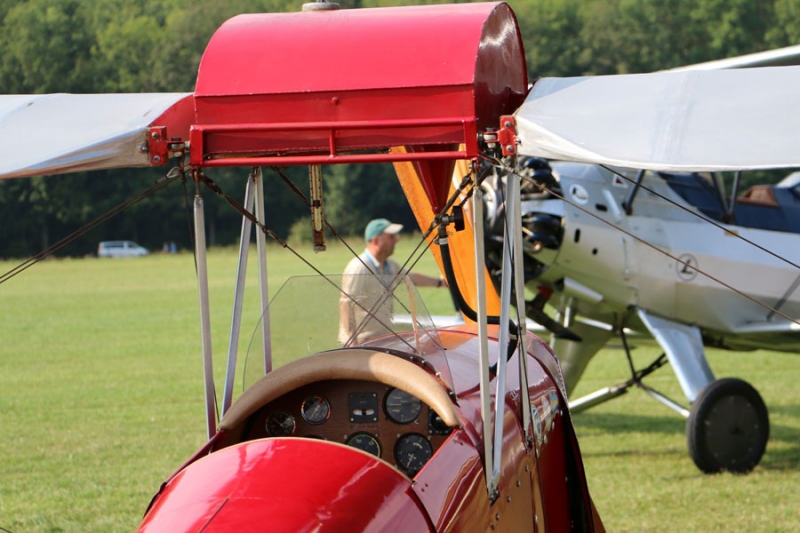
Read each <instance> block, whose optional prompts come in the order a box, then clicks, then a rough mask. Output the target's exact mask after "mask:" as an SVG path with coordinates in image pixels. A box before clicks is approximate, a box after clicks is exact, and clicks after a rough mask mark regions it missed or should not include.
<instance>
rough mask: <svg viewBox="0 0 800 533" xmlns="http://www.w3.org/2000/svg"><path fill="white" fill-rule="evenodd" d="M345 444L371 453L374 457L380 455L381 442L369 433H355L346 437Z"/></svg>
mask: <svg viewBox="0 0 800 533" xmlns="http://www.w3.org/2000/svg"><path fill="white" fill-rule="evenodd" d="M347 445H348V446H352V447H353V448H358V449H359V450H361V451H364V452H367V453H371V454H372V455H374V456H375V457H380V456H381V444H380V443H379V442H378V439H376V438H375V437H373V436H372V435H370V434H369V433H356V434H355V435H353V436H352V437H350V438H349V439H347Z"/></svg>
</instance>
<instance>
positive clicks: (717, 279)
mask: <svg viewBox="0 0 800 533" xmlns="http://www.w3.org/2000/svg"><path fill="white" fill-rule="evenodd" d="M482 157H483V158H485V159H486V160H487V161H489V162H490V163H491V164H492V166H494V167H496V168H501V169H503V170H504V171H506V172H509V173H511V174H514V175H516V176H519V177H521V178H522V179H523V180H526V181H528V182H529V183H531V184H532V185H534V186H536V187H537V188H539V189H540V190H542V191H545V192H547V193H549V194H552V195H553V196H555V197H556V198H558V199H560V200H562V201H564V202H565V203H567V204H569V205H570V206H572V207H574V208H576V209H578V210H580V211H582V212H583V213H585V214H587V215H589V216H591V217H593V218H595V219H596V220H599V221H600V222H602V223H604V224H606V225H608V226H610V227H612V228H614V229H616V230H617V231H620V232H621V233H623V234H625V235H627V236H628V237H630V238H632V239H634V240H636V241H637V242H640V243H642V244H644V245H645V246H648V247H649V248H652V249H653V250H655V251H657V252H659V253H660V254H662V255H664V256H666V257H669V258H670V259H672V260H673V261H677V262H678V263H680V264H682V265H684V266H685V267H686V268H691V269H692V270H695V271H697V272H698V273H700V274H702V275H703V276H705V277H706V278H708V279H710V280H711V281H714V282H715V283H718V284H720V285H722V286H723V287H725V288H726V289H729V290H731V291H733V292H734V293H736V294H738V295H739V296H742V297H744V298H746V299H747V300H750V301H751V302H753V303H755V304H756V305H758V306H760V307H763V308H764V309H766V310H768V311H770V312H772V313H774V314H776V315H778V316H780V317H781V318H785V319H786V320H788V321H789V322H792V323H794V324H797V325H800V320H798V319H795V318H792V317H790V316H788V315H786V314H785V313H783V312H781V311H779V310H778V309H774V308H773V307H771V306H770V305H768V304H766V303H764V302H762V301H760V300H758V299H757V298H754V297H752V296H750V295H749V294H746V293H744V292H742V291H740V290H739V289H737V288H735V287H733V286H732V285H730V284H728V283H726V282H724V281H722V280H721V279H719V278H716V277H714V276H712V275H711V274H709V273H707V272H705V271H703V270H701V269H699V268H697V267H696V266H694V265H691V266H690V265H689V264H688V263H687V262H686V261H683V260H682V259H679V258H677V257H675V256H674V255H672V254H670V253H669V252H667V251H666V250H663V249H662V248H659V247H658V246H656V245H654V244H651V243H649V242H647V241H645V240H644V239H642V238H640V237H638V236H636V235H634V234H633V233H631V232H629V231H627V230H625V229H623V228H621V227H619V226H617V225H616V224H614V223H613V222H610V221H608V220H606V219H604V218H602V217H600V216H599V215H597V214H595V213H592V212H591V211H589V210H588V209H586V208H584V207H581V206H580V205H578V204H576V203H574V202H571V201H570V200H567V199H566V198H565V197H564V196H563V195H561V194H559V193H556V192H554V191H552V190H550V189H548V188H547V187H545V186H543V185H541V184H540V183H537V182H536V181H534V180H532V179H531V178H528V177H526V176H522V175H521V174H518V173H517V172H516V170H513V169H510V168H508V167H505V166H503V165H502V163H501V162H499V161H497V160H495V159H492V158H489V157H486V156H482ZM701 218H702V217H701ZM723 229H724V228H723ZM787 262H788V261H787ZM790 264H791V263H790Z"/></svg>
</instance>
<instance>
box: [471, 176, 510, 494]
mask: <svg viewBox="0 0 800 533" xmlns="http://www.w3.org/2000/svg"><path fill="white" fill-rule="evenodd" d="M510 178H511V177H510V176H508V179H507V181H509V180H510ZM508 189H509V187H508V186H506V193H508V192H509V191H508ZM511 202H513V199H509V200H507V201H506V214H505V217H506V221H505V224H503V270H502V275H501V278H500V334H499V339H498V343H497V346H498V350H497V376H496V377H495V395H494V402H495V403H494V471H493V472H492V484H491V488H492V489H496V488H497V486H498V484H499V482H500V466H501V465H502V462H503V420H504V416H503V414H504V412H505V407H506V369H507V367H508V358H507V357H506V355H507V353H508V344H509V335H508V319H509V315H510V309H509V308H510V307H511V281H512V277H511V239H512V235H511V231H512V228H511V227H510V225H509V218H510V215H511V213H509V212H508V209H509V207H508V206H509V204H510V203H511ZM475 225H476V226H477V225H481V226H482V225H483V220H482V219H481V220H480V221H478V222H476V224H475Z"/></svg>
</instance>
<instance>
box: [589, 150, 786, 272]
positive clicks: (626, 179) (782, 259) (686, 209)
mask: <svg viewBox="0 0 800 533" xmlns="http://www.w3.org/2000/svg"><path fill="white" fill-rule="evenodd" d="M599 166H600V167H602V168H604V169H606V170H607V171H609V172H611V173H612V174H614V175H616V176H619V177H620V178H622V179H624V180H625V181H627V182H629V183H632V184H635V182H634V181H633V180H632V179H630V178H629V177H627V176H624V175H623V174H622V173H620V172H618V171H616V170H614V169H613V168H611V167H607V166H605V165H599ZM639 188H640V189H644V190H645V191H647V192H649V193H650V194H652V195H653V196H657V197H658V198H661V199H662V200H664V201H665V202H667V203H668V204H671V205H672V206H673V207H677V208H678V209H682V210H683V211H685V212H687V213H690V214H692V215H694V216H695V217H697V218H699V219H700V220H702V221H704V222H707V223H709V224H711V225H712V226H714V227H715V228H718V229H721V230H722V231H724V232H725V234H726V235H730V236H732V237H736V238H738V239H741V240H743V241H744V242H746V243H747V244H749V245H751V246H754V247H756V248H758V249H759V250H761V251H762V252H764V253H766V254H768V255H771V256H772V257H774V258H775V259H778V260H779V261H783V262H784V263H786V264H788V265H791V266H793V267H795V268H796V269H798V270H800V265H798V264H796V263H793V262H792V261H790V260H788V259H786V258H785V257H783V256H780V255H778V254H776V253H775V252H773V251H771V250H768V249H767V248H764V247H763V246H761V245H760V244H758V243H756V242H753V241H751V240H750V239H748V238H747V237H742V236H741V235H739V234H738V233H735V232H733V231H731V230H729V229H727V228H725V227H724V226H723V225H722V224H719V223H718V222H716V221H715V220H712V219H710V218H706V217H704V216H703V215H702V214H700V213H698V212H697V211H692V210H691V209H689V208H688V207H686V206H683V205H681V204H679V203H678V202H676V201H674V200H671V199H669V198H667V197H666V196H664V195H662V194H660V193H658V192H656V191H654V190H652V189H648V188H647V187H645V186H644V185H642V184H639Z"/></svg>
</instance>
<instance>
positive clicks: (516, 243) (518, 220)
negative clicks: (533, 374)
mask: <svg viewBox="0 0 800 533" xmlns="http://www.w3.org/2000/svg"><path fill="white" fill-rule="evenodd" d="M508 181H509V182H510V183H508V187H507V189H508V190H507V192H506V213H508V218H509V220H510V222H511V235H512V237H513V240H512V244H513V246H512V248H511V252H512V254H513V258H514V290H515V291H516V297H517V302H516V307H517V316H518V318H519V320H518V323H519V324H518V328H517V331H518V337H519V338H518V339H517V350H518V353H519V392H520V407H521V409H522V428H523V432H524V433H525V437H526V439H527V441H528V443H531V442H533V434H532V433H531V429H532V426H531V401H530V391H529V389H528V355H527V354H528V351H527V346H526V345H525V342H526V341H527V333H528V332H527V321H526V320H525V270H524V268H525V266H524V264H523V258H524V255H523V250H522V209H521V206H520V178H519V176H517V175H516V174H515V173H511V174H509V175H508Z"/></svg>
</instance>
